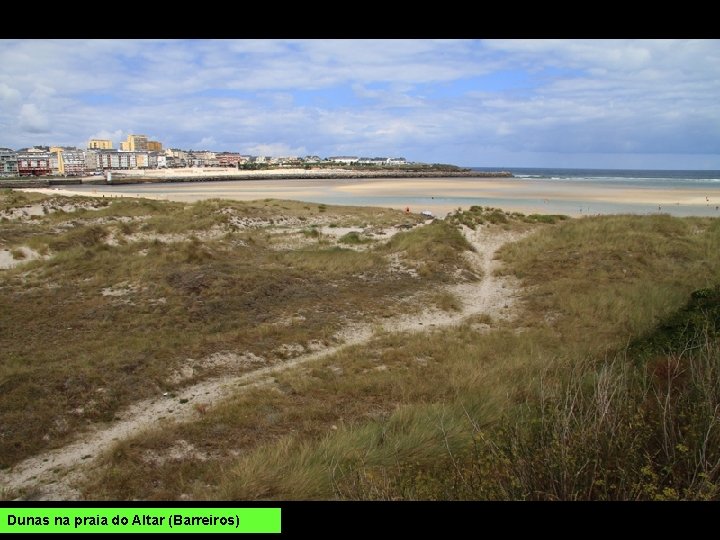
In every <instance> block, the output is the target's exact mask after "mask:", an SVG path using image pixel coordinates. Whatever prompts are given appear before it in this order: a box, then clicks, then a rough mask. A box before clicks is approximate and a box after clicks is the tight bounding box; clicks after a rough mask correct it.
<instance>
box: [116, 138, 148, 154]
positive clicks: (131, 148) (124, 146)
mask: <svg viewBox="0 0 720 540" xmlns="http://www.w3.org/2000/svg"><path fill="white" fill-rule="evenodd" d="M120 150H125V151H127V152H147V150H148V138H147V135H128V137H127V141H126V142H121V143H120Z"/></svg>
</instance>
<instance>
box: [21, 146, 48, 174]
mask: <svg viewBox="0 0 720 540" xmlns="http://www.w3.org/2000/svg"><path fill="white" fill-rule="evenodd" d="M49 150H50V149H49V148H48V150H47V151H43V150H41V149H38V148H37V147H36V148H25V149H23V150H20V151H18V153H17V169H18V176H42V175H45V174H50V172H51V170H52V169H51V167H50V158H51V156H52V155H53V154H51V153H50V151H49Z"/></svg>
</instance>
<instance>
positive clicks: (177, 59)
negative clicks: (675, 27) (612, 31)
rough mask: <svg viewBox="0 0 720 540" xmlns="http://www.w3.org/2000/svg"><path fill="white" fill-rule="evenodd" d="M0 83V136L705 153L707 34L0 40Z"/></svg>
mask: <svg viewBox="0 0 720 540" xmlns="http://www.w3.org/2000/svg"><path fill="white" fill-rule="evenodd" d="M0 81H2V82H0V127H1V128H2V131H0V132H1V133H2V134H3V136H2V140H0V146H4V145H8V146H13V147H19V146H24V145H29V144H41V143H50V144H67V143H71V142H72V141H87V139H89V138H90V137H100V138H110V139H112V140H113V142H114V143H115V144H117V143H118V142H119V141H120V140H121V139H124V137H125V136H126V135H127V133H130V132H132V133H152V134H154V135H153V136H155V137H157V139H158V140H161V141H162V142H163V143H164V144H165V145H167V146H172V147H186V148H189V147H191V146H195V147H206V148H208V149H218V150H221V149H227V150H231V149H239V150H241V151H243V152H246V153H255V154H260V153H263V154H269V155H275V154H277V155H280V154H289V155H293V154H300V155H302V154H304V153H320V154H325V155H327V154H331V153H332V154H334V153H352V154H368V155H371V154H378V155H381V154H382V155H385V154H387V155H404V156H406V157H408V158H410V159H425V158H426V156H428V155H432V156H434V157H433V158H432V159H434V160H436V161H452V159H458V157H457V156H463V157H462V162H463V163H464V164H472V163H474V160H475V157H474V156H475V155H478V154H477V153H478V152H481V150H480V149H484V148H496V147H497V148H500V150H497V151H493V152H494V155H498V156H500V155H505V154H503V152H505V153H508V152H510V153H512V152H515V153H517V154H518V155H520V153H521V152H524V154H523V155H526V156H531V155H534V154H533V152H547V153H548V155H550V154H552V155H560V154H562V153H563V152H564V153H569V152H575V153H578V155H581V154H582V155H586V154H591V153H592V152H593V151H594V152H599V153H603V154H602V155H603V156H605V155H609V154H608V153H612V152H637V153H644V154H647V155H650V154H651V153H659V152H664V153H668V154H674V155H676V154H682V153H683V152H690V151H693V149H695V150H694V151H695V152H703V153H705V154H709V155H712V154H713V152H714V153H716V154H720V149H719V148H718V143H717V141H718V140H720V100H718V99H717V96H718V95H720V42H718V41H713V40H680V41H669V40H604V41H595V40H505V41H502V40H493V41H487V42H475V41H468V40H454V41H435V40H300V41H296V40H290V41H275V40H260V41H257V40H250V41H234V40H216V41H206V40H193V41H179V40H157V41H151V40H141V41H138V40H93V41H89V42H88V41H85V40H59V41H55V40H0ZM23 103H24V105H23ZM38 133H43V136H47V138H48V140H47V141H44V140H43V141H40V140H38V137H37V134H38ZM83 144H84V143H83ZM443 153H444V154H443ZM443 155H446V156H448V157H447V158H445V159H444V158H443ZM479 155H482V154H479ZM599 155H600V154H599ZM449 156H455V157H453V158H450V157H449ZM603 159H604V158H603ZM718 161H720V157H719V158H718Z"/></svg>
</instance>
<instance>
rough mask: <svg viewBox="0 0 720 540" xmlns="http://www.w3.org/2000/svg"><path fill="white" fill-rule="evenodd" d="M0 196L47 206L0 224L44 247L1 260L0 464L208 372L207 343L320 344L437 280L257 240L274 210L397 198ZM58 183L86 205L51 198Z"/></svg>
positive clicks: (249, 349)
mask: <svg viewBox="0 0 720 540" xmlns="http://www.w3.org/2000/svg"><path fill="white" fill-rule="evenodd" d="M3 197H4V198H3V199H2V200H1V201H0V202H1V203H2V204H4V205H5V206H8V205H9V206H12V207H16V206H18V205H20V206H22V205H25V204H27V203H29V202H32V203H39V204H43V205H44V206H45V207H47V208H49V209H50V210H48V213H47V214H44V215H42V216H36V218H37V219H32V220H26V221H18V220H10V221H9V222H8V224H7V226H5V225H4V226H3V227H2V228H1V230H0V242H2V245H3V246H8V247H9V248H10V249H13V250H17V249H19V247H20V246H30V247H32V248H33V249H36V250H38V251H39V252H40V253H42V254H46V255H47V256H48V259H47V260H34V261H29V262H24V263H23V264H22V265H21V266H18V267H16V268H14V269H11V270H4V271H2V283H0V346H1V348H2V358H1V360H0V388H2V393H1V394H0V435H1V436H0V466H2V467H8V466H11V465H12V464H13V463H16V462H17V461H19V460H21V459H23V458H25V457H28V456H30V455H33V454H35V453H37V452H38V451H40V450H42V449H45V448H53V447H57V446H61V445H62V444H64V443H65V442H66V441H67V440H68V439H69V438H71V437H72V436H74V435H75V434H76V432H77V431H78V430H79V429H81V428H82V427H83V426H85V425H86V424H87V423H88V422H97V421H109V420H112V419H113V417H114V416H115V414H116V412H117V411H118V410H119V409H120V408H122V407H123V406H126V405H128V404H130V403H132V402H134V401H136V400H138V399H142V398H146V397H149V396H152V395H158V394H161V393H163V392H166V391H173V390H175V389H177V388H178V387H179V386H181V385H185V384H192V383H193V382H197V381H198V380H201V379H202V378H204V377H208V376H212V375H214V374H216V371H217V370H216V369H214V368H212V367H211V366H210V367H209V366H205V364H203V362H202V359H203V358H206V357H208V356H210V355H212V354H215V353H223V352H227V351H230V352H235V353H238V354H244V353H253V354H255V355H257V356H258V357H260V358H262V359H263V361H264V362H265V363H266V364H271V363H274V362H279V361H283V360H285V359H287V357H288V352H287V346H291V347H292V348H293V349H294V350H295V351H296V352H295V353H292V354H299V353H300V352H302V351H303V350H305V349H306V348H307V347H309V346H310V345H311V343H313V342H321V343H326V344H330V343H331V342H332V341H333V339H334V338H333V335H334V333H335V332H336V331H337V330H338V329H339V328H341V327H343V326H344V325H346V324H347V323H348V322H352V321H355V322H360V321H368V320H372V319H374V318H376V317H387V316H391V315H393V314H397V313H401V312H402V313H405V312H407V311H408V310H411V309H413V305H412V304H409V303H408V301H407V299H409V298H412V297H413V295H415V294H419V293H421V292H422V291H423V290H425V289H426V288H428V287H430V286H432V283H433V282H436V281H437V280H434V278H433V277H432V276H430V277H427V278H425V279H422V280H420V279H415V278H412V277H410V276H407V275H401V274H391V273H389V272H388V271H387V261H386V259H385V258H384V256H383V254H382V253H379V252H378V253H374V252H373V253H358V252H355V251H352V250H348V249H343V248H342V247H340V246H328V245H327V244H325V243H318V244H317V245H312V246H305V247H303V248H302V249H291V248H288V249H280V250H278V249H271V247H273V246H271V245H270V244H269V243H268V241H267V240H266V235H267V234H269V233H268V232H267V231H275V230H277V229H278V227H281V228H282V227H283V226H285V225H283V224H278V222H282V223H287V224H306V225H311V224H313V223H314V220H318V219H320V220H321V221H320V222H319V223H325V222H326V220H333V221H334V222H337V223H347V222H351V221H352V222H355V221H357V220H361V221H363V222H366V223H368V224H370V225H372V226H378V227H379V226H385V225H387V224H391V225H408V226H410V225H411V223H412V222H413V218H412V217H408V216H406V215H404V214H402V213H401V212H399V211H390V210H384V209H374V208H373V209H365V208H359V209H352V208H349V207H331V206H327V207H325V208H324V209H320V208H318V207H317V206H311V207H309V208H308V209H306V208H305V207H304V205H303V204H302V203H295V202H289V201H274V200H269V201H257V202H255V203H238V202H227V203H226V202H221V201H203V202H201V203H197V204H192V205H185V204H181V203H166V202H163V201H149V200H132V199H114V200H111V201H109V200H108V199H86V198H82V199H79V198H78V199H72V198H55V197H38V196H35V195H34V194H31V196H26V195H25V194H17V192H10V196H7V194H4V195H3ZM68 199H70V202H72V203H73V204H75V205H76V206H78V205H79V204H80V203H82V204H94V205H95V206H93V207H92V208H79V209H77V210H75V211H62V212H61V211H56V210H52V209H53V208H59V207H61V206H67V204H69V202H68ZM93 201H94V202H93ZM375 220H376V221H375ZM420 221H421V220H420V219H419V218H418V219H417V220H416V222H420ZM139 232H141V233H143V234H144V236H141V237H138V238H132V236H133V235H137V234H138V233H139ZM408 234H410V235H411V237H412V232H410V233H408ZM162 235H170V236H162ZM159 238H162V239H167V240H166V241H163V240H161V239H159ZM425 241H427V240H425ZM448 268H449V267H448ZM438 279H440V277H438ZM416 309H418V308H416ZM284 321H292V322H284ZM187 365H192V366H194V370H193V375H192V377H190V378H186V379H183V380H181V381H178V380H177V378H176V377H174V376H173V375H174V374H175V373H176V372H177V371H178V370H181V369H182V368H183V367H184V366H187ZM251 367H253V366H248V367H247V369H250V368H251ZM254 367H256V366H254ZM237 369H239V370H242V369H245V368H244V367H242V366H238V367H237Z"/></svg>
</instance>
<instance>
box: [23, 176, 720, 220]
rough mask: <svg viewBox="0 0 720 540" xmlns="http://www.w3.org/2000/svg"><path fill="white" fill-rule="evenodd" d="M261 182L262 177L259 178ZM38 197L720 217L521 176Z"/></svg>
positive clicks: (630, 191)
mask: <svg viewBox="0 0 720 540" xmlns="http://www.w3.org/2000/svg"><path fill="white" fill-rule="evenodd" d="M258 178H261V176H258ZM31 191H36V192H44V193H53V194H62V195H85V196H105V197H146V198H151V199H160V200H173V201H182V202H194V201H198V200H203V199H210V198H224V199H234V200H243V201H249V200H262V199H269V198H274V199H291V200H299V201H306V202H315V203H325V204H344V205H356V206H383V207H389V208H398V209H405V208H407V207H410V209H411V211H413V212H420V211H421V210H425V209H428V210H431V211H432V212H433V213H435V214H436V215H438V216H444V215H445V214H447V213H448V212H451V211H453V210H455V209H457V208H468V207H469V206H471V205H473V204H480V205H484V206H497V207H500V208H503V209H504V210H510V211H520V212H525V213H562V214H568V215H573V216H579V215H588V214H592V213H618V212H631V213H649V212H654V213H657V212H668V213H672V214H676V215H720V212H719V211H718V210H716V206H717V205H720V187H719V188H717V189H710V190H707V189H702V190H700V189H697V188H696V189H692V188H685V189H669V188H665V189H660V188H656V187H648V188H642V187H637V186H622V185H618V184H613V185H609V184H599V183H592V184H590V183H586V182H572V181H557V182H549V181H537V180H526V179H516V178H403V179H333V180H307V179H288V180H260V179H258V180H230V181H221V182H187V183H166V184H161V183H154V184H153V183H147V184H132V185H100V186H91V185H85V186H71V187H68V188H51V189H31Z"/></svg>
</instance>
